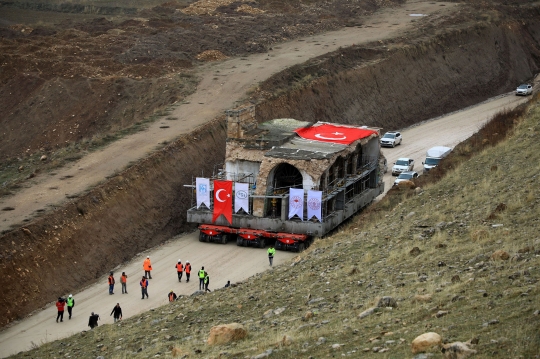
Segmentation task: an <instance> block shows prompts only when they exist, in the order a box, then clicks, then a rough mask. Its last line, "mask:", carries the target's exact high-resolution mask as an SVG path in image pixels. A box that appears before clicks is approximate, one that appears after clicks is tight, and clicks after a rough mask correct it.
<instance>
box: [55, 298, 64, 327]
mask: <svg viewBox="0 0 540 359" xmlns="http://www.w3.org/2000/svg"><path fill="white" fill-rule="evenodd" d="M65 306H66V302H65V301H64V298H62V297H58V301H57V302H56V309H58V315H57V316H56V322H57V323H58V319H60V321H61V322H63V321H64V307H65Z"/></svg>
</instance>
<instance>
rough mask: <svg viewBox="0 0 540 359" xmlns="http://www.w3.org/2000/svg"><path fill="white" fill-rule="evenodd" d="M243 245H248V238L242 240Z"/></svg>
mask: <svg viewBox="0 0 540 359" xmlns="http://www.w3.org/2000/svg"><path fill="white" fill-rule="evenodd" d="M242 245H243V246H244V247H247V246H248V240H247V239H244V240H243V241H242Z"/></svg>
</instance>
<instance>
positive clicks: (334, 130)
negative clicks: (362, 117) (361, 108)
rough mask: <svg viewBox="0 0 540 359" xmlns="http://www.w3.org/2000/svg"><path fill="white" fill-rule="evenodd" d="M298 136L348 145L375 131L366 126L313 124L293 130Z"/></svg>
mask: <svg viewBox="0 0 540 359" xmlns="http://www.w3.org/2000/svg"><path fill="white" fill-rule="evenodd" d="M294 132H296V133H297V134H298V136H300V137H302V138H305V139H307V140H315V141H321V142H333V143H340V144H342V145H349V144H351V143H353V142H354V141H356V140H359V139H362V138H365V137H369V136H371V135H372V134H376V133H377V132H376V131H373V130H369V129H367V128H360V127H352V126H337V125H334V124H330V123H323V124H320V125H319V124H315V125H313V126H311V127H304V128H298V129H296V130H294Z"/></svg>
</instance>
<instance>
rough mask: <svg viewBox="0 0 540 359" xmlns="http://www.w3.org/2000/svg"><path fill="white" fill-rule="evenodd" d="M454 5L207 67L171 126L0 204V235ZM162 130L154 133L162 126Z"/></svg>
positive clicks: (396, 12)
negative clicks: (344, 50)
mask: <svg viewBox="0 0 540 359" xmlns="http://www.w3.org/2000/svg"><path fill="white" fill-rule="evenodd" d="M458 6H459V5H458V4H455V3H440V2H437V3H435V2H431V3H430V2H426V1H410V2H407V3H406V4H404V5H403V6H402V7H399V8H393V9H383V10H381V11H380V12H378V13H376V14H375V15H374V16H372V17H369V18H367V19H366V20H365V22H364V25H363V26H362V27H348V28H345V29H342V30H339V31H334V32H328V33H325V34H320V35H316V36H311V37H308V38H304V39H298V40H295V41H291V42H287V43H284V44H280V45H279V46H275V47H274V48H273V50H272V51H270V52H268V53H265V54H255V55H252V56H249V57H244V58H234V59H229V60H227V61H223V62H220V63H212V64H209V65H207V66H205V67H203V68H202V69H200V74H201V76H202V81H201V83H200V84H199V86H198V88H197V91H196V92H195V93H194V94H193V95H192V96H190V97H189V98H188V99H187V101H186V102H185V103H183V104H181V105H179V106H177V107H176V108H175V109H174V111H173V113H172V114H171V115H169V116H171V117H176V118H178V120H177V121H166V123H165V120H164V119H163V120H161V121H159V120H158V121H156V122H155V123H154V124H153V125H151V126H150V127H149V128H148V130H146V131H143V132H140V133H137V134H134V135H132V136H129V137H126V138H123V139H121V140H119V141H116V142H114V143H113V144H111V145H109V146H108V147H106V148H104V149H103V150H101V151H98V152H94V153H92V154H90V155H88V156H86V157H84V158H82V159H81V160H79V161H77V162H73V163H72V164H71V165H69V166H67V167H65V168H62V169H60V170H58V171H56V174H54V175H49V174H44V175H41V176H38V177H37V178H36V180H35V182H34V184H33V185H32V186H31V187H29V188H25V189H22V190H20V191H19V192H18V193H16V194H15V195H14V196H11V197H7V198H3V199H1V200H0V208H6V207H11V208H14V209H13V210H10V211H0V231H2V230H6V229H9V228H10V226H12V225H16V224H18V223H22V221H23V220H25V219H29V218H31V217H32V215H34V214H35V213H36V211H38V210H47V209H48V208H50V206H51V205H59V204H61V203H62V202H64V201H65V200H66V196H72V195H74V194H77V193H81V192H82V191H84V190H86V189H87V188H91V187H92V186H94V185H96V184H97V183H99V182H100V181H103V180H105V179H106V178H107V177H108V176H110V175H113V174H114V173H115V172H117V171H119V170H122V169H124V168H125V167H126V166H127V165H128V164H129V163H130V162H134V161H137V160H140V159H141V158H144V157H145V156H146V155H148V153H150V152H151V151H153V150H155V149H156V148H158V147H159V146H160V144H162V143H163V142H165V141H172V140H174V139H175V138H177V137H178V136H179V135H182V134H185V133H189V132H191V131H192V130H193V129H194V128H196V127H197V126H199V125H201V124H203V123H205V122H208V121H210V120H212V119H214V118H215V117H217V116H218V115H220V114H222V113H223V111H225V110H226V109H229V108H233V107H234V105H235V102H236V101H238V100H239V99H241V98H242V96H245V93H246V91H247V90H249V89H250V88H252V87H253V86H255V85H256V84H257V83H259V82H261V81H263V80H265V79H266V78H268V77H269V76H271V75H272V74H274V73H276V72H279V71H281V70H283V69H285V68H287V67H290V66H292V65H295V64H298V63H302V62H304V61H306V60H308V59H309V58H313V57H316V56H319V55H322V54H324V53H327V52H331V51H334V50H337V49H338V48H339V47H346V46H350V45H353V44H361V43H368V42H372V41H377V40H383V39H386V38H391V37H393V36H396V35H397V34H401V33H403V31H405V30H406V29H407V27H408V26H410V24H411V22H412V21H413V20H416V19H418V17H417V16H411V14H413V15H417V14H425V15H433V14H435V13H436V12H445V13H448V12H450V11H453V10H455V9H457V8H458ZM164 125H166V126H169V127H168V128H160V127H162V126H164Z"/></svg>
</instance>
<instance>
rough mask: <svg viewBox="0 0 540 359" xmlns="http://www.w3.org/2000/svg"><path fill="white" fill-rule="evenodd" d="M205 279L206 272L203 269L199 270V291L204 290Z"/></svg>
mask: <svg viewBox="0 0 540 359" xmlns="http://www.w3.org/2000/svg"><path fill="white" fill-rule="evenodd" d="M204 277H206V271H205V270H204V267H202V268H201V269H200V270H199V290H204Z"/></svg>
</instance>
